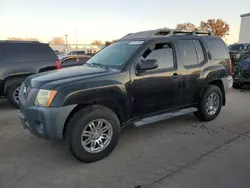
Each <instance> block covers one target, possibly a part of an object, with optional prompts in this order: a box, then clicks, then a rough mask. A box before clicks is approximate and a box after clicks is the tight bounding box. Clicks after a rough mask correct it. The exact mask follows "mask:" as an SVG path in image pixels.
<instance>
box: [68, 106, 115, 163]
mask: <svg viewBox="0 0 250 188" xmlns="http://www.w3.org/2000/svg"><path fill="white" fill-rule="evenodd" d="M95 120H96V121H97V120H101V121H106V122H105V123H104V124H103V125H104V126H105V125H108V123H109V126H111V127H112V128H111V129H110V130H112V135H111V136H110V137H111V139H110V141H109V144H107V145H106V147H105V148H104V149H103V150H102V151H99V152H95V153H93V152H90V151H87V149H85V148H84V146H83V145H82V140H83V138H84V137H82V133H83V131H84V130H88V128H89V127H90V123H91V122H93V121H94V123H95ZM98 122H99V121H98ZM95 125H96V124H95ZM88 132H90V131H88ZM108 132H109V131H108ZM119 134H120V121H119V119H118V117H117V115H116V114H115V113H114V112H113V111H112V110H110V109H109V108H106V107H104V106H99V105H93V106H89V107H87V108H84V109H81V110H80V111H78V112H76V114H74V115H73V117H72V118H71V119H70V120H69V122H68V124H67V127H66V131H65V138H66V140H65V141H66V145H67V148H68V150H69V152H70V154H71V155H72V156H73V157H74V158H75V159H77V160H79V161H81V162H86V163H91V162H95V161H98V160H101V159H102V158H104V157H107V156H108V155H109V154H110V153H111V152H112V151H113V149H114V148H115V146H116V145H117V143H118V140H119ZM88 139H89V137H88V138H87V139H86V140H88ZM85 147H90V146H85Z"/></svg>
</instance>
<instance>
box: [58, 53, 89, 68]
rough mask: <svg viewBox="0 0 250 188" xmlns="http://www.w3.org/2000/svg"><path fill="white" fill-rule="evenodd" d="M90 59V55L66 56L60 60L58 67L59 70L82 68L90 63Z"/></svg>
mask: <svg viewBox="0 0 250 188" xmlns="http://www.w3.org/2000/svg"><path fill="white" fill-rule="evenodd" d="M90 58H91V56H88V55H78V56H76V55H75V56H74V55H70V56H65V57H63V58H61V59H60V66H59V67H57V69H60V68H66V67H71V66H80V65H83V64H84V63H86V61H88V60H89V59H90Z"/></svg>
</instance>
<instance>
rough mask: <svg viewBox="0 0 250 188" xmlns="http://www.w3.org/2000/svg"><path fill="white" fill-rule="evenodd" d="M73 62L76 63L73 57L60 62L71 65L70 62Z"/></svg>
mask: <svg viewBox="0 0 250 188" xmlns="http://www.w3.org/2000/svg"><path fill="white" fill-rule="evenodd" d="M75 63H76V59H75V58H71V59H67V60H65V61H63V62H62V64H63V65H72V64H75Z"/></svg>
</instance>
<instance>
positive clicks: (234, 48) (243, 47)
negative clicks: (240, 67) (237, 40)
mask: <svg viewBox="0 0 250 188" xmlns="http://www.w3.org/2000/svg"><path fill="white" fill-rule="evenodd" d="M228 48H229V50H230V51H240V50H247V49H248V45H247V44H246V45H244V44H234V45H230V46H229V47H228Z"/></svg>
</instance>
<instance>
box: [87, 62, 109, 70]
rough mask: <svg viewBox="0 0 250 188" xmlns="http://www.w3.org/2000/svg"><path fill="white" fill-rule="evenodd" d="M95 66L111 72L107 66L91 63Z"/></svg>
mask: <svg viewBox="0 0 250 188" xmlns="http://www.w3.org/2000/svg"><path fill="white" fill-rule="evenodd" d="M90 64H92V65H94V66H98V67H101V68H105V69H108V70H111V69H110V68H109V67H108V66H107V65H103V64H101V63H90Z"/></svg>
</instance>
